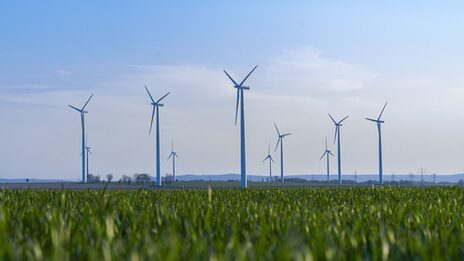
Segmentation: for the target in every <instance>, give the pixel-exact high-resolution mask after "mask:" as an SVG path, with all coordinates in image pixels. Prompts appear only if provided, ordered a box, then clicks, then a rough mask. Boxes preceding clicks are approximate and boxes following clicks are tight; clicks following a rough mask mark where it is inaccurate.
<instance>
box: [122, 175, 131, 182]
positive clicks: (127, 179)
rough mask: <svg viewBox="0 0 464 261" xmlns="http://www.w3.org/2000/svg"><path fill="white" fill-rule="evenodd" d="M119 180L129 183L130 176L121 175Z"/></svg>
mask: <svg viewBox="0 0 464 261" xmlns="http://www.w3.org/2000/svg"><path fill="white" fill-rule="evenodd" d="M121 181H122V183H124V184H130V183H131V178H130V177H129V176H127V175H122V177H121Z"/></svg>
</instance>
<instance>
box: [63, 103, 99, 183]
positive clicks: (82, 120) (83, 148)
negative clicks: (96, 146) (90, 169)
mask: <svg viewBox="0 0 464 261" xmlns="http://www.w3.org/2000/svg"><path fill="white" fill-rule="evenodd" d="M92 97H93V94H92V95H91V96H90V98H89V99H88V100H87V102H85V104H84V106H82V108H81V109H78V108H76V107H74V106H72V105H68V106H69V107H71V108H72V109H74V110H76V111H78V112H79V113H80V114H81V127H82V151H81V155H82V183H86V182H87V179H86V176H85V114H86V113H87V111H86V110H85V107H86V106H87V104H88V103H89V101H90V99H92Z"/></svg>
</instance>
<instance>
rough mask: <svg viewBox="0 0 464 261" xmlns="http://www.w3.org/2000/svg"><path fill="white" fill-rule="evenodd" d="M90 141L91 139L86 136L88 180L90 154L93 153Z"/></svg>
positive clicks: (87, 177) (87, 178)
mask: <svg viewBox="0 0 464 261" xmlns="http://www.w3.org/2000/svg"><path fill="white" fill-rule="evenodd" d="M88 142H89V139H88V137H87V136H86V142H85V153H86V155H85V156H86V157H87V164H86V165H87V174H86V176H85V179H86V180H89V154H92V152H91V151H90V149H91V148H90V146H89V144H88Z"/></svg>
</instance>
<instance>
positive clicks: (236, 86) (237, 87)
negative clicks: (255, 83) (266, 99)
mask: <svg viewBox="0 0 464 261" xmlns="http://www.w3.org/2000/svg"><path fill="white" fill-rule="evenodd" d="M234 88H236V89H242V90H249V89H250V86H239V85H234Z"/></svg>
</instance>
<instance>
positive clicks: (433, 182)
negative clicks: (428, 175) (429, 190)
mask: <svg viewBox="0 0 464 261" xmlns="http://www.w3.org/2000/svg"><path fill="white" fill-rule="evenodd" d="M433 184H435V173H433Z"/></svg>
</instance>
